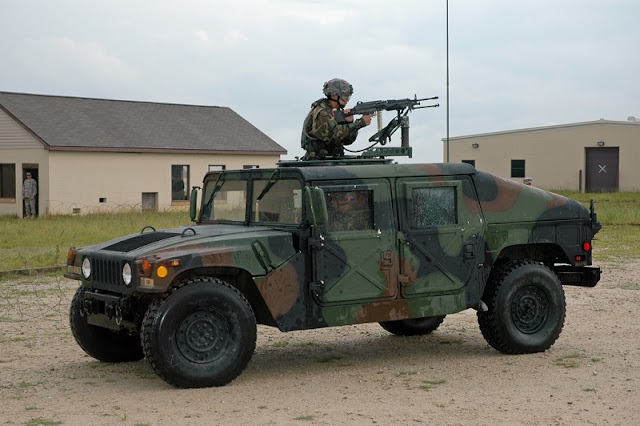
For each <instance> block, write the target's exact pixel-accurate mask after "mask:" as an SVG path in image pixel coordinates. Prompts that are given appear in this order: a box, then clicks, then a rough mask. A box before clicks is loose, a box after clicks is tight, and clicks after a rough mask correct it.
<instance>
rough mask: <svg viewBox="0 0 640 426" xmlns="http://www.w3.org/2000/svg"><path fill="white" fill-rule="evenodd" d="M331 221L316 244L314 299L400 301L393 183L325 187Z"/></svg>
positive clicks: (316, 235)
mask: <svg viewBox="0 0 640 426" xmlns="http://www.w3.org/2000/svg"><path fill="white" fill-rule="evenodd" d="M321 187H322V189H323V191H324V193H325V199H326V204H327V210H328V222H327V224H326V225H325V226H322V227H317V228H315V229H314V235H313V238H312V240H311V245H312V253H313V254H312V257H313V260H312V263H313V283H312V286H313V287H314V295H315V297H316V300H317V301H318V303H319V304H321V305H323V306H327V305H340V304H350V303H364V302H370V301H373V300H387V299H393V298H395V297H396V296H397V290H398V284H397V275H398V262H397V245H396V240H397V236H396V231H395V226H394V217H393V208H392V203H391V198H390V188H389V183H388V182H387V181H386V180H375V181H367V182H366V183H363V184H355V185H354V184H349V183H347V182H333V183H325V184H323V185H322V186H321Z"/></svg>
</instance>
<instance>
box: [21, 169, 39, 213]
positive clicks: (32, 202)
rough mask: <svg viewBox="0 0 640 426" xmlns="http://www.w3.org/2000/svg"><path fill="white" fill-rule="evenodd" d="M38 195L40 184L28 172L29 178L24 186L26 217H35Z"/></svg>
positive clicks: (23, 197)
mask: <svg viewBox="0 0 640 426" xmlns="http://www.w3.org/2000/svg"><path fill="white" fill-rule="evenodd" d="M37 193H38V184H37V183H36V181H35V180H34V179H33V178H32V177H31V172H27V178H26V179H25V181H24V183H23V184H22V199H23V200H24V215H25V217H35V215H36V194H37Z"/></svg>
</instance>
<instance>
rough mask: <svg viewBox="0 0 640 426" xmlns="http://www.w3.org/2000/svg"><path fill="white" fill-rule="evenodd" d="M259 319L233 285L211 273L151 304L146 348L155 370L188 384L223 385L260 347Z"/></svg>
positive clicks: (144, 337) (184, 385)
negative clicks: (257, 337)
mask: <svg viewBox="0 0 640 426" xmlns="http://www.w3.org/2000/svg"><path fill="white" fill-rule="evenodd" d="M256 334H257V327H256V318H255V315H254V313H253V310H252V309H251V305H249V302H248V301H247V299H246V298H245V297H244V296H243V295H242V293H240V292H239V291H238V290H237V289H236V288H235V287H233V286H231V285H230V284H228V283H226V282H224V281H222V280H219V279H216V278H209V277H199V278H194V279H192V280H189V281H186V282H185V283H183V285H181V286H180V287H179V288H178V289H177V290H175V291H173V292H172V293H171V294H170V295H169V296H168V297H167V298H166V299H160V300H157V301H155V302H153V303H152V304H151V306H149V309H148V310H147V313H146V314H145V316H144V320H143V322H142V346H143V349H144V354H145V356H146V357H147V360H148V361H149V364H150V365H151V367H152V368H153V370H154V371H155V372H156V373H157V374H158V375H159V376H160V377H161V378H162V379H163V380H164V381H166V382H167V383H169V384H171V385H174V386H177V387H182V388H200V387H209V386H223V385H225V384H227V383H229V382H230V381H232V380H233V379H235V378H236V377H238V376H239V375H240V373H242V371H243V370H244V369H245V367H246V366H247V364H248V363H249V361H250V360H251V357H252V355H253V352H254V350H255V347H256Z"/></svg>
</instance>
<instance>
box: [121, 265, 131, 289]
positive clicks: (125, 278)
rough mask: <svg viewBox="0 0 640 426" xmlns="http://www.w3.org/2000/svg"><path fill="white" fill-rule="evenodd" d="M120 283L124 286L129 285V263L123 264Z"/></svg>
mask: <svg viewBox="0 0 640 426" xmlns="http://www.w3.org/2000/svg"><path fill="white" fill-rule="evenodd" d="M122 281H124V284H125V285H129V284H131V265H130V264H129V263H125V264H124V266H123V267H122Z"/></svg>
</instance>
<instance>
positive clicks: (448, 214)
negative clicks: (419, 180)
mask: <svg viewBox="0 0 640 426" xmlns="http://www.w3.org/2000/svg"><path fill="white" fill-rule="evenodd" d="M412 195H413V217H412V224H413V227H414V228H425V227H429V226H438V225H453V224H456V223H458V215H457V208H456V188H455V187H452V186H445V187H434V188H414V189H413V193H412Z"/></svg>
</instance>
